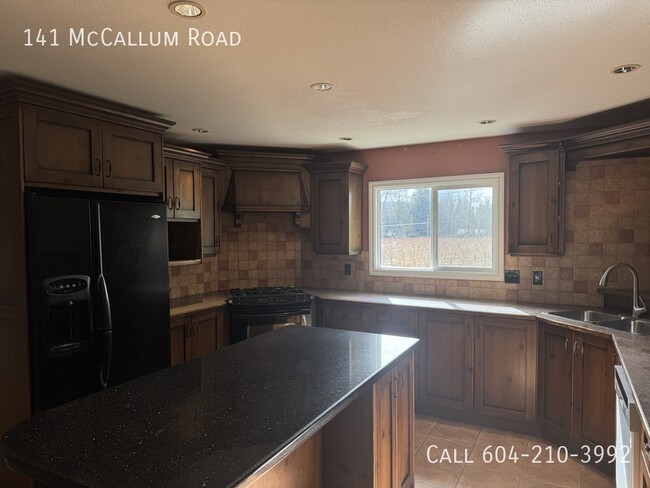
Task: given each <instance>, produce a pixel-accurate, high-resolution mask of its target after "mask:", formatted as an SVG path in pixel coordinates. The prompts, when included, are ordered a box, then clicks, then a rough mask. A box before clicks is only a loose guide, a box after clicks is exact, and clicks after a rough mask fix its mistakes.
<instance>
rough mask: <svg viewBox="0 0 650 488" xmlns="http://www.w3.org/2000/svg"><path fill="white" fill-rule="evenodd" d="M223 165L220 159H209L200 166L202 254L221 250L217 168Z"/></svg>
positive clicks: (212, 254) (219, 195)
mask: <svg viewBox="0 0 650 488" xmlns="http://www.w3.org/2000/svg"><path fill="white" fill-rule="evenodd" d="M224 166H225V164H224V163H222V162H221V161H219V160H217V159H210V161H209V162H207V163H205V164H203V166H202V167H201V201H202V203H201V235H202V241H203V255H204V256H214V255H215V254H219V252H220V251H221V204H220V201H221V193H220V191H219V174H220V172H219V170H220V169H221V168H223V167H224Z"/></svg>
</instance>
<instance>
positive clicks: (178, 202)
mask: <svg viewBox="0 0 650 488" xmlns="http://www.w3.org/2000/svg"><path fill="white" fill-rule="evenodd" d="M175 200H176V210H180V209H181V197H176V198H175Z"/></svg>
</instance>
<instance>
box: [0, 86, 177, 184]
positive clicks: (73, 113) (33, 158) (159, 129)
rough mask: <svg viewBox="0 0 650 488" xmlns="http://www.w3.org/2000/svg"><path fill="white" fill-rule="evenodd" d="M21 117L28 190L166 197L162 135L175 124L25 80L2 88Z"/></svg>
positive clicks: (0, 96) (0, 98)
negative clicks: (45, 188)
mask: <svg viewBox="0 0 650 488" xmlns="http://www.w3.org/2000/svg"><path fill="white" fill-rule="evenodd" d="M0 102H3V103H12V104H14V105H15V106H16V107H17V108H18V111H19V113H20V114H21V119H20V120H22V131H21V135H22V140H21V141H20V142H21V144H22V148H23V165H24V180H25V185H27V186H38V187H51V188H62V189H71V190H88V191H106V192H112V193H131V194H140V195H156V196H159V195H162V193H163V166H162V165H163V155H162V133H163V132H164V131H165V130H166V129H167V128H169V127H170V126H171V125H172V123H171V122H168V121H165V120H162V119H158V118H156V117H154V116H152V115H151V114H148V113H145V112H141V111H138V110H135V109H131V108H129V107H124V106H120V105H116V104H111V103H108V102H105V101H102V100H98V99H94V98H91V97H86V96H83V95H79V94H76V93H72V92H68V91H65V90H61V89H58V88H53V87H50V86H47V85H41V84H39V83H35V82H30V81H27V80H9V81H5V82H3V83H2V84H1V85H0Z"/></svg>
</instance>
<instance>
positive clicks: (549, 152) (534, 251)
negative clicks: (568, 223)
mask: <svg viewBox="0 0 650 488" xmlns="http://www.w3.org/2000/svg"><path fill="white" fill-rule="evenodd" d="M501 147H502V149H503V150H504V151H505V152H506V154H509V155H510V167H509V177H510V194H509V205H508V252H509V253H510V254H515V255H516V254H523V255H537V256H557V255H561V254H562V252H563V250H564V222H563V215H564V208H563V207H564V151H563V150H562V146H561V145H560V144H555V143H553V144H539V145H533V144H529V145H510V146H501Z"/></svg>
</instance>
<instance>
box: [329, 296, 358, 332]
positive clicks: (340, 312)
mask: <svg viewBox="0 0 650 488" xmlns="http://www.w3.org/2000/svg"><path fill="white" fill-rule="evenodd" d="M317 316H318V322H319V323H318V324H317V325H319V326H321V327H329V328H331V329H345V330H356V331H359V332H367V324H368V306H367V305H366V304H363V303H356V302H339V301H336V300H321V301H320V305H319V310H318V315H317Z"/></svg>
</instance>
